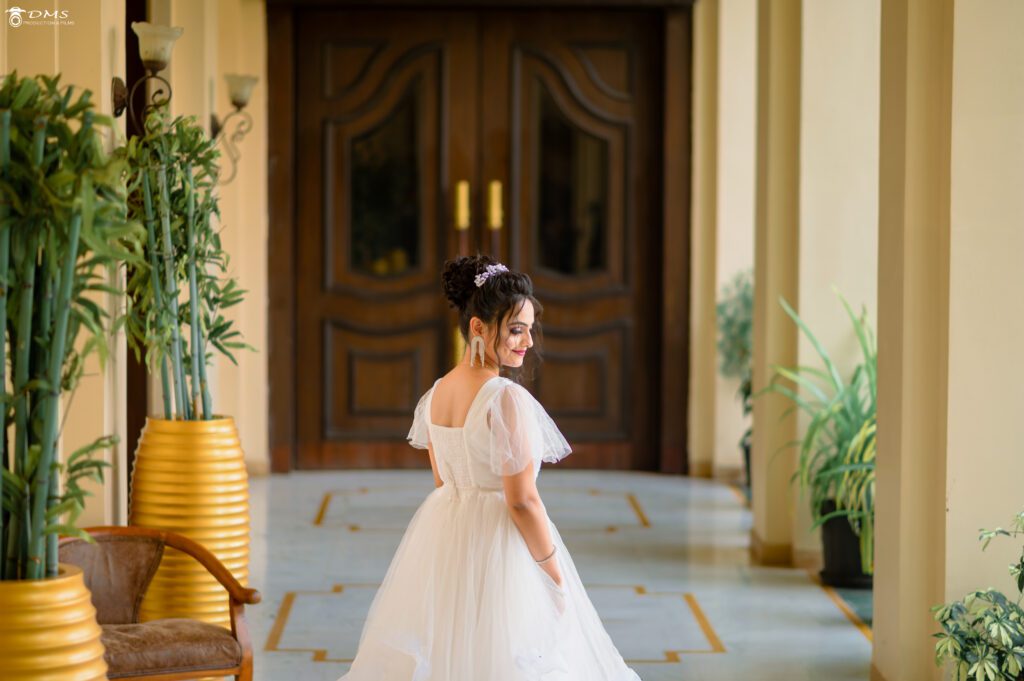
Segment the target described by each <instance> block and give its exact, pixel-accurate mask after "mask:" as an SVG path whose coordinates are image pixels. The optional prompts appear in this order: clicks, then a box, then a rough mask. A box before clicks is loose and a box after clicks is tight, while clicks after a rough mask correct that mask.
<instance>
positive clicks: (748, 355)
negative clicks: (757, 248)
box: [716, 269, 754, 383]
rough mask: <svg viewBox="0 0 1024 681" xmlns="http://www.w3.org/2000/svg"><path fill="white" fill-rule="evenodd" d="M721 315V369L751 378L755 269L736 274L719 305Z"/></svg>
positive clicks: (740, 377)
mask: <svg viewBox="0 0 1024 681" xmlns="http://www.w3.org/2000/svg"><path fill="white" fill-rule="evenodd" d="M716 311H717V316H718V357H719V361H720V364H719V367H718V370H719V371H720V372H721V374H722V375H723V376H725V377H726V378H738V379H740V380H741V381H743V382H746V383H749V382H750V371H751V363H752V361H753V354H754V340H753V336H754V273H753V271H752V270H749V269H748V270H744V271H742V272H739V273H738V274H736V276H735V277H733V279H732V281H730V282H729V283H728V284H727V285H726V286H725V288H724V289H723V290H722V295H721V298H720V300H719V301H718V305H717V307H716Z"/></svg>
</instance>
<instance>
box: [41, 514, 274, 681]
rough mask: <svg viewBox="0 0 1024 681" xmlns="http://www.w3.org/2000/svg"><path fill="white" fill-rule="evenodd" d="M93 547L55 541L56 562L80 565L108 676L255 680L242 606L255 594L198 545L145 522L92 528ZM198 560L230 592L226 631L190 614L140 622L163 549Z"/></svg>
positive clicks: (67, 539) (79, 542) (257, 596)
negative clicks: (176, 551) (131, 525)
mask: <svg viewBox="0 0 1024 681" xmlns="http://www.w3.org/2000/svg"><path fill="white" fill-rule="evenodd" d="M86 532H88V533H89V534H90V535H92V537H93V539H95V540H96V543H95V544H90V543H89V542H87V541H85V540H82V539H78V538H75V537H64V538H62V539H61V540H60V562H62V563H70V564H72V565H77V566H78V567H80V568H81V569H82V573H83V576H84V577H85V584H86V586H87V587H89V590H90V592H92V602H93V605H94V606H95V608H96V619H97V621H98V622H99V624H100V626H101V627H102V629H103V635H102V641H103V645H104V647H105V648H106V651H107V652H106V661H107V666H108V667H109V670H108V672H107V676H108V678H110V679H125V680H127V681H135V680H141V679H162V680H164V681H179V680H181V679H198V678H204V677H210V676H234V677H235V679H236V680H237V681H252V659H253V653H252V641H251V639H250V637H249V629H248V626H247V625H246V622H245V605H246V604H254V603H259V602H260V593H259V592H258V591H256V590H255V589H247V588H245V587H243V586H242V585H241V584H239V583H238V581H237V580H236V579H235V578H234V576H233V575H232V574H231V573H230V572H229V571H228V569H227V568H226V567H224V565H223V564H222V563H221V562H220V561H219V560H217V558H216V557H215V556H214V555H213V554H212V553H210V552H209V551H207V550H206V549H205V548H204V547H203V546H201V545H200V544H198V543H196V542H194V541H192V540H191V539H189V538H188V537H184V536H182V535H180V534H176V533H174V532H167V531H163V530H153V529H148V528H143V527H89V528H86ZM165 546H170V547H172V548H175V549H177V550H179V551H182V552H183V553H187V554H188V555H190V556H192V557H193V558H195V559H196V560H197V561H199V562H200V563H201V564H202V565H203V567H205V568H206V569H207V570H208V571H209V572H210V574H211V575H213V576H214V577H215V578H216V579H217V581H219V582H220V583H221V584H222V585H223V586H224V588H225V589H226V590H227V593H228V600H229V604H230V611H231V631H228V630H227V629H224V628H223V627H219V626H216V625H213V624H207V623H205V622H199V621H197V620H188V619H162V620H154V621H152V622H146V623H140V622H139V606H140V605H141V603H142V597H143V595H144V594H145V593H146V589H147V588H148V587H149V583H150V582H151V581H152V580H153V575H154V574H156V570H157V567H158V566H159V565H160V559H161V558H162V557H163V553H164V547H165Z"/></svg>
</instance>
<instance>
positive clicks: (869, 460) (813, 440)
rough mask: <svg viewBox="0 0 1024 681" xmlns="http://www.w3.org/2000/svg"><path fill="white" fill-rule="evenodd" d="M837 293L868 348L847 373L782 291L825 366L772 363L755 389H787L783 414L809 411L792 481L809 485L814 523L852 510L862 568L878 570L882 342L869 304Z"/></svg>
mask: <svg viewBox="0 0 1024 681" xmlns="http://www.w3.org/2000/svg"><path fill="white" fill-rule="evenodd" d="M837 295H838V294H837ZM839 299H840V301H841V302H842V304H843V308H844V309H845V310H846V314H847V316H848V317H849V318H850V321H851V323H852V325H853V330H854V333H855V335H856V337H857V341H858V343H859V345H860V350H861V355H862V361H861V363H860V364H858V365H857V366H856V367H855V368H854V370H853V372H852V374H851V375H850V377H849V379H844V378H843V376H842V375H841V374H840V372H839V369H838V367H837V366H836V364H835V362H834V361H832V358H831V357H830V356H829V353H828V351H827V350H826V349H825V347H824V346H823V345H822V344H821V343H820V342H819V341H818V339H817V338H816V337H815V336H814V334H813V333H812V332H811V330H810V329H809V328H808V326H807V324H806V323H804V321H803V319H801V318H800V315H798V314H797V313H796V311H795V310H794V309H793V308H792V307H791V306H790V305H789V304H788V303H787V302H786V301H785V300H783V299H780V301H779V302H780V304H781V305H782V307H783V309H784V310H785V311H786V314H787V315H789V317H790V318H791V319H792V320H793V321H794V323H796V325H797V326H798V327H799V329H800V331H801V333H803V335H804V336H805V337H806V338H807V340H808V341H810V343H811V345H812V346H813V347H814V350H815V351H816V352H817V354H818V357H819V358H820V359H821V363H822V368H817V367H809V366H798V367H782V366H777V365H774V366H772V367H771V368H772V371H773V374H774V375H773V376H772V379H771V382H770V383H769V385H768V386H767V387H765V388H764V389H762V390H760V391H758V392H757V394H755V397H758V396H760V395H763V394H766V393H775V394H779V395H782V396H784V397H786V398H787V399H789V400H790V401H792V403H793V405H792V407H791V408H790V409H789V410H787V411H786V412H785V414H784V417H786V416H788V415H789V414H791V413H792V412H793V411H794V410H800V411H803V412H804V413H806V414H807V415H808V417H809V422H808V424H807V430H806V431H805V432H804V434H803V436H802V437H801V438H800V440H798V441H797V442H795V443H790V444H789V445H786V446H796V447H797V450H798V454H799V456H798V459H797V469H796V472H795V473H794V475H793V481H794V482H797V483H799V485H800V488H801V491H803V492H809V493H810V502H811V515H812V518H813V520H814V524H813V526H812V529H815V528H818V527H820V526H821V525H822V524H824V523H825V522H827V521H829V520H831V519H833V518H838V517H842V518H846V519H847V520H848V521H849V523H850V526H851V527H852V528H853V531H854V533H855V534H857V536H858V537H859V540H860V549H861V569H862V572H864V573H865V574H873V573H874V514H875V506H874V503H875V502H874V499H875V429H876V422H875V418H876V414H877V405H876V399H877V395H878V390H877V386H878V350H877V348H876V344H875V338H874V334H873V333H872V331H871V328H870V326H869V325H868V323H867V312H866V310H862V311H861V314H860V315H857V314H855V313H854V311H853V309H852V308H851V307H850V305H849V303H847V302H846V299H845V298H843V297H842V296H841V295H840V296H839ZM784 448H785V447H784ZM826 501H834V502H835V504H836V510H835V511H832V512H829V513H823V512H822V506H823V504H824V502H826Z"/></svg>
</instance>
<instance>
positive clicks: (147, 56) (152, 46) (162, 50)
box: [111, 21, 185, 130]
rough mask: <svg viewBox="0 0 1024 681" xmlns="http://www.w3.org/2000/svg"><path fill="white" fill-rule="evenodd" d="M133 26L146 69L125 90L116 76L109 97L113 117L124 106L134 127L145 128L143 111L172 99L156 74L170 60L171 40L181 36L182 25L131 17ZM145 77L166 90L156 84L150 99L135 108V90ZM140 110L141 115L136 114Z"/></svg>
mask: <svg viewBox="0 0 1024 681" xmlns="http://www.w3.org/2000/svg"><path fill="white" fill-rule="evenodd" d="M132 30H133V31H135V35H137V36H139V56H140V57H142V66H143V67H144V68H145V69H146V75H145V76H144V77H142V78H140V79H139V80H138V81H136V82H135V84H134V85H132V89H131V92H128V88H127V86H126V85H125V82H124V81H123V80H121V79H120V78H117V77H115V78H114V82H113V87H112V88H111V90H112V93H111V98H112V99H113V104H114V117H115V118H117V117H119V116H120V115H121V114H122V113H124V110H125V108H127V109H128V115H129V116H131V117H132V120H133V121H135V125H136V130H145V128H144V127H143V124H144V123H145V118H146V114H147V113H149V111H150V110H152V109H155V108H157V107H159V106H164V105H166V104H167V103H168V102H170V101H171V84H170V83H168V82H167V79H166V78H164V77H163V76H161V75H159V74H160V72H161V71H163V70H164V69H166V68H167V65H168V64H169V63H170V61H171V48H173V47H174V41H176V40H177V39H178V38H180V37H181V34H182V33H183V32H184V31H185V29H183V28H181V27H180V26H173V27H172V26H157V25H155V24H151V23H149V22H148V21H133V22H132ZM148 80H156V81H159V82H160V83H163V85H165V86H166V87H167V93H166V95H164V89H163V87H160V88H157V90H156V91H155V92H153V95H152V97H151V101H149V102H148V103H147V104H146V105H145V106H144V107H142V111H141V112H137V111H135V106H134V101H135V91H136V90H138V89H139V86H140V85H142V84H143V83H145V82H146V81H148ZM140 113H141V118H140V117H139V114H140Z"/></svg>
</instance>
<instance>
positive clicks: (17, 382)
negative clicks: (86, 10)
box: [7, 116, 46, 577]
mask: <svg viewBox="0 0 1024 681" xmlns="http://www.w3.org/2000/svg"><path fill="white" fill-rule="evenodd" d="M45 150H46V116H37V117H36V118H35V120H34V121H33V133H32V160H33V163H34V164H35V166H36V167H37V168H38V167H40V166H42V165H43V153H44V152H45ZM44 228H45V225H40V224H35V225H31V226H29V227H27V229H26V231H27V232H28V234H27V237H26V239H25V241H26V244H25V245H26V248H25V251H24V261H23V262H22V263H21V277H20V279H21V293H20V296H19V298H20V300H19V308H18V339H17V343H18V344H17V347H16V348H15V365H14V392H15V395H16V397H15V402H14V465H15V468H16V469H17V471H18V472H19V473H20V474H22V475H24V471H25V470H26V467H27V463H28V436H29V432H28V430H29V423H28V392H27V388H26V386H27V384H28V378H29V373H28V372H29V358H30V354H29V353H30V351H31V349H32V304H33V298H34V295H33V293H34V292H33V290H32V289H33V286H34V285H35V278H36V258H37V257H38V250H39V232H40V231H42V230H43V229H44ZM16 474H18V473H16ZM44 501H45V499H44ZM31 515H32V510H31V505H30V503H29V495H28V494H26V501H25V504H23V510H22V516H23V517H22V518H20V519H18V520H19V521H20V522H21V523H24V526H25V527H27V528H29V530H31V527H32V524H33V523H32V518H31ZM20 535H21V533H20V532H12V533H11V537H10V541H9V542H8V552H7V560H8V565H7V567H8V570H9V569H10V567H11V565H10V562H11V561H12V560H13V561H15V562H16V563H18V564H19V567H20V569H19V575H20V576H22V577H25V576H27V568H28V566H26V565H23V564H22V559H21V554H22V546H21V543H20V541H19V537H20ZM38 567H39V568H41V567H42V565H41V564H40V565H39V566H38ZM9 571H10V570H9Z"/></svg>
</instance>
